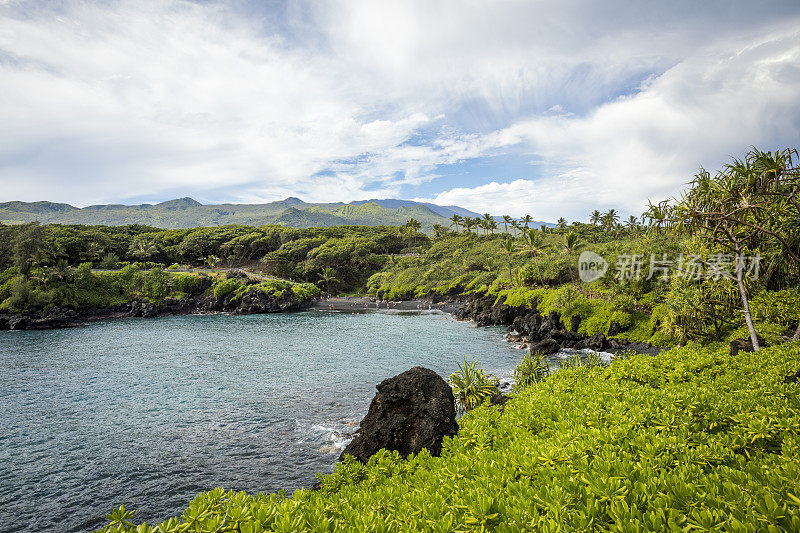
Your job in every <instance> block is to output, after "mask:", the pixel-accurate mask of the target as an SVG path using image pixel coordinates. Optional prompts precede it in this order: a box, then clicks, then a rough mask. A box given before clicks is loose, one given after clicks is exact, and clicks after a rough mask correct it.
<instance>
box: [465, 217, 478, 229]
mask: <svg viewBox="0 0 800 533" xmlns="http://www.w3.org/2000/svg"><path fill="white" fill-rule="evenodd" d="M476 221H477V219H476V218H473V217H470V216H465V217H464V231H466V232H467V233H472V228H474V227H475V224H476V223H477V222H476Z"/></svg>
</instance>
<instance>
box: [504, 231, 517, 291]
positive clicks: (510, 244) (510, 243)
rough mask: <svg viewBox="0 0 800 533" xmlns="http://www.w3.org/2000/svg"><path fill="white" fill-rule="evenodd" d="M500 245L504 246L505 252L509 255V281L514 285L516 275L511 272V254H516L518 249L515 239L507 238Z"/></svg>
mask: <svg viewBox="0 0 800 533" xmlns="http://www.w3.org/2000/svg"><path fill="white" fill-rule="evenodd" d="M500 245H501V246H502V248H503V250H504V251H505V252H506V255H508V279H509V282H510V283H511V284H512V285H513V283H514V274H513V272H512V271H511V254H512V253H514V248H516V246H515V243H514V239H512V238H511V237H506V238H505V239H503V242H502V243H500Z"/></svg>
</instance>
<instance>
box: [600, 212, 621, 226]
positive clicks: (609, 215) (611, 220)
mask: <svg viewBox="0 0 800 533" xmlns="http://www.w3.org/2000/svg"><path fill="white" fill-rule="evenodd" d="M602 223H603V227H604V228H605V229H607V230H612V229H614V228H615V227H617V224H618V223H619V214H618V213H617V210H616V209H609V210H608V211H607V212H606V214H605V215H603V218H602Z"/></svg>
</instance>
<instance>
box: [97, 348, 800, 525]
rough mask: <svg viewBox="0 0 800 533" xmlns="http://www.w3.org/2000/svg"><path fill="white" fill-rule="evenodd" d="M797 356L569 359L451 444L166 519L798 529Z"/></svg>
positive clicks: (351, 465) (201, 504)
mask: <svg viewBox="0 0 800 533" xmlns="http://www.w3.org/2000/svg"><path fill="white" fill-rule="evenodd" d="M798 368H800V346H798V344H797V343H794V344H791V345H785V346H783V347H776V348H768V349H766V350H762V351H760V352H756V353H747V354H740V355H739V356H738V357H735V358H734V357H730V356H729V355H727V353H726V352H725V351H713V350H708V349H703V348H696V347H687V348H681V349H674V350H671V351H669V352H667V353H664V354H662V355H660V356H658V357H655V358H653V357H648V356H634V357H631V358H630V359H627V360H622V359H620V360H616V361H615V362H614V363H613V364H612V365H611V366H610V367H608V368H602V367H597V366H587V365H573V366H571V367H570V368H567V369H562V370H560V371H558V372H556V373H555V374H554V375H552V376H550V377H548V378H546V379H545V380H544V381H542V382H540V383H537V384H534V385H531V386H529V387H526V388H524V389H522V390H521V391H520V392H519V393H518V394H517V395H516V396H515V397H514V398H513V399H512V400H511V401H510V402H509V403H507V404H506V406H505V410H504V411H503V412H500V411H499V410H498V409H496V408H494V407H491V406H482V407H479V408H476V409H473V410H472V411H470V412H468V413H467V414H466V415H465V416H464V417H463V418H462V419H461V420H460V428H461V429H460V431H459V435H458V436H457V437H455V438H453V439H452V440H451V439H446V440H445V444H444V449H443V452H442V456H441V457H440V458H432V457H431V456H430V455H429V454H427V453H426V452H424V451H423V452H422V453H420V454H419V455H417V456H412V457H410V458H408V459H407V460H404V459H401V458H400V457H399V456H398V455H397V454H396V453H389V452H385V451H382V452H380V453H378V454H377V455H375V456H374V457H372V458H371V459H370V461H369V463H368V464H367V465H366V466H364V465H362V464H360V463H358V462H356V461H345V462H344V463H343V464H339V465H338V466H337V468H336V471H335V473H333V474H331V475H328V476H326V477H325V478H324V479H323V483H322V490H320V491H306V490H301V491H297V492H296V493H295V494H294V495H293V496H292V497H291V498H286V497H285V496H284V495H282V494H271V495H264V494H258V495H252V496H251V495H247V494H245V493H233V492H225V491H224V490H222V489H215V490H213V491H210V492H207V493H204V494H201V495H199V496H198V497H197V498H196V499H195V500H194V501H192V502H191V504H190V505H189V507H188V509H187V510H186V511H185V512H184V513H183V515H182V516H181V517H179V518H174V519H170V520H167V521H166V522H164V523H162V524H160V526H159V527H160V531H162V532H164V533H168V532H178V531H198V532H199V531H205V532H212V531H219V532H231V531H237V532H239V531H240V532H250V531H300V530H307V531H334V530H335V531H423V530H425V531H464V530H492V531H654V532H660V531H692V530H702V531H711V530H721V531H722V530H724V531H737V532H738V531H742V532H746V531H747V532H755V531H776V532H778V531H798V530H800V492H798V487H799V486H800V388H799V386H798V385H797V384H796V383H784V377H785V376H786V375H788V374H790V373H793V372H795V371H796V370H797V369H798ZM109 520H110V524H109V525H108V526H107V527H105V528H104V529H102V530H101V531H103V532H105V533H109V532H112V531H142V532H150V531H159V530H157V529H155V528H153V527H150V526H147V525H142V526H138V528H136V527H134V526H132V525H127V524H130V523H131V522H132V515H131V514H130V511H125V510H123V509H120V510H117V511H115V512H114V513H112V514H111V515H109Z"/></svg>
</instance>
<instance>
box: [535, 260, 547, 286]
mask: <svg viewBox="0 0 800 533" xmlns="http://www.w3.org/2000/svg"><path fill="white" fill-rule="evenodd" d="M533 260H534V262H536V272H538V273H539V283H541V285H542V287H544V280H543V279H542V271H541V270H539V258H538V257H536V255H534V256H533Z"/></svg>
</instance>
